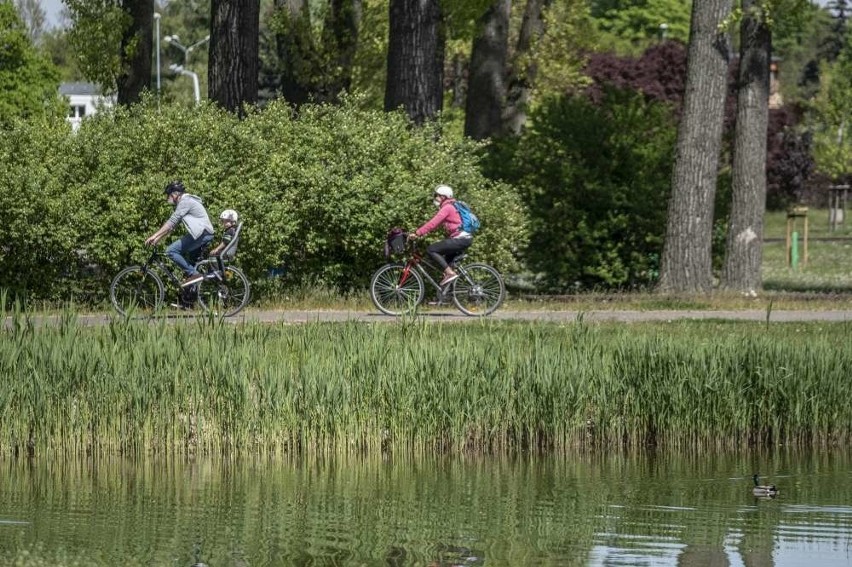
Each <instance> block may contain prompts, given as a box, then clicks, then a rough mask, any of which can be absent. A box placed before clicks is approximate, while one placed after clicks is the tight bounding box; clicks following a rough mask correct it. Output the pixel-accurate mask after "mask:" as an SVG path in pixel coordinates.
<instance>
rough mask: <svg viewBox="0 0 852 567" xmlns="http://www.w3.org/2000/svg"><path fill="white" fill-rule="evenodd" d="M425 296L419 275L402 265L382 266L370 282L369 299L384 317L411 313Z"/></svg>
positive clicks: (424, 288) (424, 289)
mask: <svg viewBox="0 0 852 567" xmlns="http://www.w3.org/2000/svg"><path fill="white" fill-rule="evenodd" d="M425 294H426V287H425V286H424V285H423V278H421V277H420V274H418V273H417V272H416V271H415V270H413V269H406V267H405V266H404V265H402V264H386V265H384V266H382V267H381V268H379V269H378V270H377V271H376V273H375V274H373V279H372V281H371V282H370V299H372V300H373V304H374V305H375V306H376V307H378V309H379V311H381V312H382V313H384V314H386V315H402V314H404V313H408V312H410V311H413V310H414V308H415V307H417V305H419V304H420V302H421V301H423V296H424V295H425Z"/></svg>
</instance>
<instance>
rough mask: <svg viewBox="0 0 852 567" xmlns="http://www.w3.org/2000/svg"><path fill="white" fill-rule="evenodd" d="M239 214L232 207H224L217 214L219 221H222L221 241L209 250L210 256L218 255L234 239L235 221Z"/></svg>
mask: <svg viewBox="0 0 852 567" xmlns="http://www.w3.org/2000/svg"><path fill="white" fill-rule="evenodd" d="M239 220H240V215H239V214H237V211H235V210H234V209H225V210H224V211H222V212H221V214H219V222H221V223H222V242H220V243H219V244H218V245H217V246H216V248H214V249H213V250H211V251H210V255H211V256H218V255H219V254H221V253H222V251H223V250H224V249H225V248H226V247H227V246H228V244H230V243H231V241H233V240H234V236H236V234H237V222H238V221H239Z"/></svg>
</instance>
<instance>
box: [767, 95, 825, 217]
mask: <svg viewBox="0 0 852 567" xmlns="http://www.w3.org/2000/svg"><path fill="white" fill-rule="evenodd" d="M796 114H797V113H795V112H794V111H793V109H792V107H791V106H790V105H788V106H784V107H782V108H779V109H771V110H770V111H769V128H768V138H769V139H768V140H767V148H766V149H767V157H766V208H767V209H769V210H781V209H784V208H786V207H787V206H788V205H791V204H793V203H798V202H802V201H803V200H804V198H805V196H806V194H807V191H808V183H807V182H808V180H809V179H810V178H811V176H812V175H813V173H814V159H813V157H812V156H811V150H812V148H811V140H812V136H811V135H810V134H809V133H807V132H802V131H801V128H800V126H799V117H798V116H797V115H796Z"/></svg>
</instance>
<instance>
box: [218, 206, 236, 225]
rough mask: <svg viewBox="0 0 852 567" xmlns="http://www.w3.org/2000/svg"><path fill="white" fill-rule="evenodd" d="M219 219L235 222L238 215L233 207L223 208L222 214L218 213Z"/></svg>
mask: <svg viewBox="0 0 852 567" xmlns="http://www.w3.org/2000/svg"><path fill="white" fill-rule="evenodd" d="M219 220H229V221H231V222H237V221H238V220H240V215H238V214H237V211H235V210H234V209H225V210H224V211H222V214H220V215H219Z"/></svg>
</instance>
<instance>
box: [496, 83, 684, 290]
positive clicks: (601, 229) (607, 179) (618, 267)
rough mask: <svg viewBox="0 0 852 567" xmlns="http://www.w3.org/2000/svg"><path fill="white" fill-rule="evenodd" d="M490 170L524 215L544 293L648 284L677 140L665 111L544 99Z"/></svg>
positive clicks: (628, 102) (634, 98)
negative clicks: (515, 193)
mask: <svg viewBox="0 0 852 567" xmlns="http://www.w3.org/2000/svg"><path fill="white" fill-rule="evenodd" d="M530 124H531V126H530V128H529V129H528V130H527V131H526V132H525V133H524V134H523V135H522V136H521V137H520V139H518V140H516V141H511V142H508V143H505V142H504V143H503V144H501V145H499V146H498V147H497V149H496V151H495V154H494V155H492V156H491V159H490V163H491V165H490V168H489V169H490V171H491V173H492V174H493V175H494V176H495V177H498V178H502V179H506V180H507V181H509V182H510V183H513V184H515V185H516V186H518V187H519V190H520V191H521V193H522V195H523V196H524V197H525V199H526V201H527V203H528V206H529V208H530V218H531V224H530V233H531V234H530V246H529V250H528V253H527V259H528V262H529V266H530V267H531V268H532V269H533V270H534V271H535V272H537V273H538V274H539V275H540V277H541V280H542V283H543V285H544V286H545V287H547V288H549V289H567V288H576V287H591V286H605V287H625V286H635V285H643V284H647V283H650V282H652V281H653V280H654V279H655V278H656V277H657V268H658V263H659V257H660V252H661V250H662V242H663V237H664V235H665V228H666V220H665V219H666V207H667V203H668V195H669V192H670V185H671V171H672V163H673V162H672V160H673V152H674V143H675V137H676V128H675V123H674V120H673V118H672V115H671V111H670V109H669V108H668V107H666V106H664V105H662V104H660V103H653V102H647V101H645V100H644V99H643V98H642V96H641V95H638V94H635V93H629V92H621V91H615V90H610V91H608V92H605V93H604V94H603V97H602V101H601V102H600V103H593V102H591V101H590V100H588V99H587V98H586V97H583V96H567V97H559V98H551V99H549V100H547V101H545V102H544V103H543V104H542V106H541V107H540V108H538V109H537V110H536V111H534V112H533V113H532V114H531V117H530Z"/></svg>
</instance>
